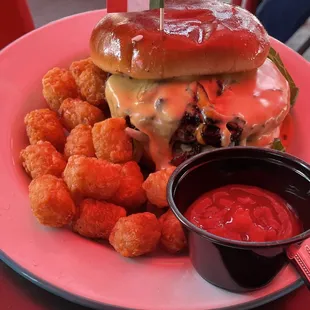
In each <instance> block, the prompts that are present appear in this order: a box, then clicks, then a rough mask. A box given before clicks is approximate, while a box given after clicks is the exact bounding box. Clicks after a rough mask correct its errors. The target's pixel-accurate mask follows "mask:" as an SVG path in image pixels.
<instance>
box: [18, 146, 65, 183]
mask: <svg viewBox="0 0 310 310" xmlns="http://www.w3.org/2000/svg"><path fill="white" fill-rule="evenodd" d="M20 159H21V162H22V165H23V167H24V168H25V170H26V172H27V173H28V174H29V175H30V176H31V177H32V178H33V179H35V178H37V177H40V176H42V175H45V174H51V175H54V176H56V177H60V176H61V175H62V173H63V171H64V169H65V167H66V161H65V160H64V158H63V156H62V154H60V153H58V152H57V150H56V149H55V148H54V146H53V145H52V144H51V143H49V142H47V141H45V142H43V141H39V142H38V143H37V144H34V145H28V146H27V147H26V148H25V149H24V150H22V151H21V152H20Z"/></svg>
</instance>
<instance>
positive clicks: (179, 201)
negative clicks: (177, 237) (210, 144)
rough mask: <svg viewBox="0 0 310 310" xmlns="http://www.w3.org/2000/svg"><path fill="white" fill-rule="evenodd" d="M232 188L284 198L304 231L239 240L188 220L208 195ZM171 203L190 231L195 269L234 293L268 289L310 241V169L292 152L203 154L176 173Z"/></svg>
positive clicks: (225, 150) (169, 190) (233, 150)
mask: <svg viewBox="0 0 310 310" xmlns="http://www.w3.org/2000/svg"><path fill="white" fill-rule="evenodd" d="M229 184H244V185H252V186H257V187H260V188H263V189H266V190H269V191H271V192H273V193H275V194H278V195H279V196H281V197H282V198H283V199H285V200H286V201H287V202H288V203H289V204H290V205H291V206H292V207H293V208H294V210H295V211H296V213H297V214H298V216H299V218H300V219H301V221H302V224H303V228H304V232H302V233H301V234H299V235H297V236H294V237H293V238H290V239H286V240H280V241H273V242H245V241H235V240H230V239H225V238H222V237H219V236H216V235H213V234H211V233H209V232H207V231H205V230H202V229H200V228H198V227H196V226H195V225H194V224H192V223H191V222H189V221H188V220H187V219H186V218H185V216H184V213H185V212H186V210H187V209H188V207H189V206H190V205H191V204H192V203H193V202H194V201H195V200H196V199H197V198H199V197H200V196H201V195H202V194H204V193H206V192H208V191H210V190H213V189H216V188H219V187H222V186H225V185H229ZM167 198H168V202H169V205H170V207H171V209H172V211H173V212H174V214H175V215H176V217H177V218H178V219H179V221H180V222H181V223H182V224H183V226H184V228H185V231H186V234H187V236H188V243H189V252H190V259H191V261H192V264H193V266H194V268H195V269H196V271H197V272H198V273H199V274H200V275H201V276H202V277H203V278H204V279H205V280H207V281H208V282H210V283H212V284H214V285H216V286H218V287H221V288H224V289H226V290H229V291H233V292H246V291H251V290H255V289H258V288H261V287H263V286H265V285H267V284H268V283H269V282H270V281H271V280H272V279H273V278H274V277H275V276H276V275H277V273H278V272H279V271H280V270H281V269H282V268H283V266H284V265H286V264H287V263H288V262H289V261H290V260H289V258H288V255H287V251H288V250H289V249H291V250H292V251H293V254H292V251H291V252H290V253H291V257H290V258H292V259H293V260H294V258H298V259H299V260H300V257H298V250H299V247H300V244H301V243H302V242H303V241H304V240H306V239H307V238H308V237H309V236H310V166H309V165H308V164H306V163H305V162H303V161H301V160H300V159H298V158H296V157H293V156H290V155H288V154H286V153H282V152H278V151H274V150H270V149H262V148H252V147H231V148H221V149H216V150H214V151H210V152H207V153H202V154H199V155H197V156H195V157H192V158H191V159H189V160H187V161H186V162H184V163H183V164H181V165H180V166H179V167H178V168H177V169H176V170H175V171H174V173H173V174H172V176H171V178H170V180H169V183H168V187H167ZM309 258H310V256H309ZM302 259H303V260H304V261H302V264H301V265H303V267H302V268H301V269H298V271H299V272H300V273H302V272H301V270H302V269H303V272H304V273H303V275H304V279H305V280H307V275H306V274H307V272H309V270H308V266H307V257H305V256H303V257H302ZM294 262H295V265H296V266H297V267H298V266H300V264H298V263H296V261H294ZM309 274H310V273H309Z"/></svg>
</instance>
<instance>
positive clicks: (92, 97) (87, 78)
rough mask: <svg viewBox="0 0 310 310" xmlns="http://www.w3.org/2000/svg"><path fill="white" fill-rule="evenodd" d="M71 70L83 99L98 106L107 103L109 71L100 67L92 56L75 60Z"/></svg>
mask: <svg viewBox="0 0 310 310" xmlns="http://www.w3.org/2000/svg"><path fill="white" fill-rule="evenodd" d="M70 71H71V73H72V75H73V77H74V79H75V82H76V84H77V86H78V88H79V92H80V94H81V96H82V97H83V99H85V100H86V101H87V102H89V103H90V104H93V105H96V106H98V105H100V104H104V103H105V82H106V79H107V73H105V72H104V71H102V70H101V69H100V68H98V67H97V66H96V65H95V64H94V63H93V62H92V60H91V59H90V58H87V59H82V60H79V61H74V62H73V63H72V64H71V66H70Z"/></svg>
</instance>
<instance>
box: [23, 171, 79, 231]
mask: <svg viewBox="0 0 310 310" xmlns="http://www.w3.org/2000/svg"><path fill="white" fill-rule="evenodd" d="M29 198H30V206H31V210H32V212H33V214H34V216H35V217H36V218H37V220H38V221H39V222H40V223H41V224H43V225H46V226H50V227H63V226H66V225H68V224H70V223H71V221H72V219H73V217H74V216H75V213H76V208H75V205H74V202H73V200H72V198H71V196H70V192H69V190H68V188H67V186H66V184H65V182H64V181H63V180H62V179H59V178H57V177H55V176H53V175H49V174H46V175H43V176H40V177H38V178H36V179H35V180H33V181H31V183H30V185H29Z"/></svg>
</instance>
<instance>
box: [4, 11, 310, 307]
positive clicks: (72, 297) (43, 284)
mask: <svg viewBox="0 0 310 310" xmlns="http://www.w3.org/2000/svg"><path fill="white" fill-rule="evenodd" d="M95 12H97V13H99V12H102V13H103V14H106V9H98V10H89V11H85V12H82V13H78V14H73V15H69V16H66V17H63V18H60V19H57V20H54V21H51V22H49V23H47V24H45V25H43V26H41V27H39V28H36V29H34V30H33V31H31V32H29V33H27V34H25V35H23V36H21V37H20V38H18V39H17V40H15V41H13V42H11V43H10V44H9V45H7V46H6V47H5V48H3V49H2V50H1V51H0V58H1V57H3V55H5V53H7V52H9V50H10V49H11V48H14V46H15V45H16V44H19V41H22V40H24V39H25V38H26V37H28V36H31V35H33V34H34V33H36V32H38V31H42V29H44V28H47V27H50V26H51V25H53V24H57V23H58V22H61V21H64V20H70V19H73V18H75V17H77V16H84V15H88V14H91V13H95ZM271 38H272V37H271ZM272 41H276V42H277V44H279V45H282V46H284V47H285V48H287V49H290V50H292V51H294V50H293V49H291V48H290V47H288V46H286V45H285V44H284V43H282V42H280V41H278V40H276V39H274V38H272ZM294 52H295V51H294ZM295 54H296V57H297V58H299V60H302V61H303V62H304V63H305V64H307V65H308V66H309V62H308V61H307V60H306V59H305V58H303V57H302V56H301V55H299V54H298V53H296V52H295ZM0 260H1V261H2V262H3V263H5V264H6V265H7V266H9V267H10V268H11V269H13V270H14V271H15V272H16V273H17V274H19V275H21V276H22V277H24V278H25V279H27V280H29V281H30V282H32V283H33V284H35V285H37V286H38V287H40V288H42V289H44V290H46V291H48V292H50V293H52V294H54V295H56V296H58V297H61V298H64V299H66V300H69V301H70V302H73V303H76V304H79V305H83V306H86V307H90V308H92V309H98V310H99V309H100V310H102V309H107V308H108V309H120V308H121V309H132V308H127V307H126V308H125V307H119V306H115V305H111V304H106V303H103V302H100V301H96V300H94V299H89V298H87V297H83V296H81V295H77V294H74V293H72V292H70V291H68V290H65V289H63V288H61V287H58V286H57V285H54V284H51V283H50V282H48V281H46V280H44V279H43V278H41V277H40V276H36V275H35V274H34V273H32V272H31V271H29V270H28V269H26V268H24V267H22V266H21V265H19V264H18V263H17V262H15V261H14V260H13V259H12V258H10V256H9V255H8V254H6V253H4V251H3V250H1V249H0ZM302 285H303V281H302V279H301V278H298V279H297V280H296V281H295V282H293V283H291V284H290V285H288V286H286V287H284V288H282V289H279V290H277V291H275V292H273V293H272V294H269V295H266V296H264V297H261V298H258V299H255V300H252V301H248V302H245V303H243V304H240V305H233V306H228V307H221V308H213V310H246V309H252V308H254V307H258V306H262V305H264V304H267V303H269V302H272V301H274V300H276V299H278V298H281V297H283V296H285V295H287V294H289V293H291V292H292V291H294V290H296V289H298V288H299V287H301V286H302Z"/></svg>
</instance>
